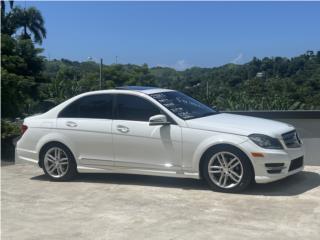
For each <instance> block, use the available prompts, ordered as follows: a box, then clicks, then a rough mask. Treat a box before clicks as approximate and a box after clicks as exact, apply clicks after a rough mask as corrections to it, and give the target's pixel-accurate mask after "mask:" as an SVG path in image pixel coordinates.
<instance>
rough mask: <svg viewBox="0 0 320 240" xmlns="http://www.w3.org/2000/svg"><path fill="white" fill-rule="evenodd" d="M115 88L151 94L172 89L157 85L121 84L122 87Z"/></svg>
mask: <svg viewBox="0 0 320 240" xmlns="http://www.w3.org/2000/svg"><path fill="white" fill-rule="evenodd" d="M115 89H116V90H129V91H136V92H141V93H145V94H153V93H159V92H169V91H173V90H170V89H164V88H158V87H148V86H123V87H116V88H115Z"/></svg>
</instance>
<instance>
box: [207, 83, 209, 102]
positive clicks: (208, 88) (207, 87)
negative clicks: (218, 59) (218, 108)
mask: <svg viewBox="0 0 320 240" xmlns="http://www.w3.org/2000/svg"><path fill="white" fill-rule="evenodd" d="M207 100H209V81H207Z"/></svg>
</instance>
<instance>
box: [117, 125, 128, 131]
mask: <svg viewBox="0 0 320 240" xmlns="http://www.w3.org/2000/svg"><path fill="white" fill-rule="evenodd" d="M117 130H118V131H119V132H122V133H128V132H129V131H130V130H129V128H127V127H126V126H122V125H118V126H117Z"/></svg>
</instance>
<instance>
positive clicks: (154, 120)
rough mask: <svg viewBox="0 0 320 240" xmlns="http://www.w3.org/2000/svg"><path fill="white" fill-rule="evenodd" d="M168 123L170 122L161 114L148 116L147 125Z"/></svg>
mask: <svg viewBox="0 0 320 240" xmlns="http://www.w3.org/2000/svg"><path fill="white" fill-rule="evenodd" d="M167 124H170V122H168V121H167V117H166V116H165V115H163V114H159V115H154V116H152V117H150V118H149V125H150V126H155V125H167Z"/></svg>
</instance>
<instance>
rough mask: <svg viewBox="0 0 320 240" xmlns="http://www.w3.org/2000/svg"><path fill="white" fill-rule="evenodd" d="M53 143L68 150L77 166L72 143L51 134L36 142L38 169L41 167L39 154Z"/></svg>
mask: <svg viewBox="0 0 320 240" xmlns="http://www.w3.org/2000/svg"><path fill="white" fill-rule="evenodd" d="M53 143H58V144H62V145H63V146H65V147H66V148H67V149H69V151H70V152H71V153H72V155H73V158H74V160H75V163H76V164H77V155H76V151H75V150H76V149H75V148H74V146H73V144H72V142H70V141H68V140H67V139H65V137H63V136H60V135H59V134H52V135H47V136H45V137H44V138H42V139H40V141H39V142H38V144H37V146H36V149H37V152H38V159H39V160H38V164H39V166H40V167H42V162H41V154H42V151H43V149H44V148H45V147H46V146H48V145H49V144H53Z"/></svg>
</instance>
